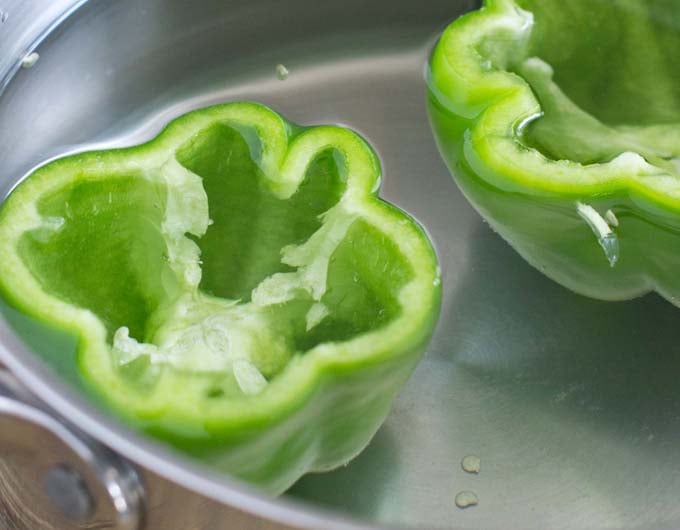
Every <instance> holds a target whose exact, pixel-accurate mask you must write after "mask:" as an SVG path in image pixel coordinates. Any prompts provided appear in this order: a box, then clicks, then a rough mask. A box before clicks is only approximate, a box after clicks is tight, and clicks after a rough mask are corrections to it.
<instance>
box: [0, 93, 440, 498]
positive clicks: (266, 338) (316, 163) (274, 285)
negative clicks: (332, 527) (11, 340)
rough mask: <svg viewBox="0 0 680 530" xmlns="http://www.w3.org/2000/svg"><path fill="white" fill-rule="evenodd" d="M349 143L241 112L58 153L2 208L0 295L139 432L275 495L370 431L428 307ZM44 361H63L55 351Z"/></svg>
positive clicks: (426, 262)
mask: <svg viewBox="0 0 680 530" xmlns="http://www.w3.org/2000/svg"><path fill="white" fill-rule="evenodd" d="M378 186H379V163H378V160H377V157H376V156H375V154H374V152H373V151H372V150H371V148H370V147H369V146H368V145H367V144H366V142H364V141H363V140H362V139H361V138H360V137H359V136H358V135H357V134H355V133H353V132H351V131H349V130H347V129H344V128H340V127H333V126H320V127H313V128H302V127H297V126H295V125H292V124H290V123H288V122H287V121H285V120H284V119H283V118H281V117H280V116H279V115H278V114H276V113H274V112H273V111H271V110H269V109H267V108H265V107H263V106H260V105H257V104H251V103H231V104H225V105H221V106H215V107H211V108H206V109H203V110H198V111H194V112H191V113H189V114H186V115H184V116H182V117H180V118H179V119H177V120H175V121H173V122H172V123H171V124H170V125H168V126H167V128H166V129H165V130H164V131H163V132H162V133H161V134H160V135H159V136H157V137H156V138H155V139H153V140H151V141H150V142H148V143H146V144H143V145H139V146H136V147H131V148H126V149H118V150H109V151H101V152H86V153H82V154H77V155H73V156H68V157H65V158H62V159H59V160H56V161H53V162H51V163H49V164H47V165H45V166H43V167H41V168H39V169H38V170H36V171H35V172H33V173H32V174H31V175H30V176H28V178H27V179H26V180H25V181H24V182H22V183H21V184H20V185H19V186H18V187H17V189H16V190H15V191H14V192H13V193H11V194H10V196H9V198H8V199H7V201H6V203H5V204H4V205H3V207H2V210H0V254H1V255H2V260H0V287H1V290H2V293H3V295H4V297H5V298H6V300H7V301H8V302H9V303H10V304H11V305H12V306H14V307H15V308H18V309H19V310H21V311H22V312H23V313H25V314H27V315H30V316H31V318H32V319H34V320H35V321H38V322H40V323H41V326H48V327H52V328H55V329H59V330H64V331H67V332H68V333H69V334H71V335H72V336H74V337H76V338H77V362H78V368H79V372H80V374H81V377H82V379H83V380H84V381H85V383H86V385H87V387H88V388H89V389H91V390H92V391H93V392H94V393H95V394H96V395H98V396H100V397H101V398H102V399H103V401H104V402H105V403H106V404H108V406H109V407H111V408H113V410H115V411H116V412H117V413H118V414H119V415H120V416H122V417H123V418H125V419H126V420H128V421H129V422H132V423H133V424H134V425H136V426H138V427H139V428H141V429H143V430H144V431H146V432H148V433H151V434H153V435H155V436H157V437H159V438H161V439H164V440H166V441H168V442H170V443H171V444H173V445H175V446H177V447H179V448H181V449H184V450H185V451H188V452H190V453H192V454H194V455H197V456H199V457H200V458H202V459H203V460H205V461H208V462H210V463H212V464H214V465H215V466H217V467H218V468H220V469H223V470H226V471H228V472H230V473H232V474H234V475H236V476H239V477H242V478H244V479H247V480H249V481H252V482H254V483H256V484H259V485H261V486H262V487H264V488H266V489H267V490H269V491H271V492H274V493H278V492H281V491H283V490H284V489H286V488H287V487H288V486H290V485H291V484H292V483H293V482H294V481H295V480H296V479H297V478H299V477H300V476H301V475H302V474H303V473H305V472H307V471H311V470H315V471H320V470H326V469H330V468H334V467H336V466H338V465H341V464H344V463H346V462H347V461H349V460H350V459H351V458H352V457H354V456H355V455H356V454H357V453H358V452H359V451H361V449H363V447H364V446H365V445H366V444H367V443H368V442H369V440H370V438H371V437H372V435H373V434H374V433H375V431H376V430H377V428H378V427H379V426H380V424H381V422H382V421H383V420H384V418H385V416H386V415H387V412H388V409H389V407H390V403H391V401H392V399H393V397H394V396H395V394H396V392H397V391H398V389H399V388H400V386H401V385H402V384H403V383H404V382H405V381H406V379H407V378H408V376H409V374H410V373H411V371H412V370H413V368H414V366H415V364H416V363H417V362H418V360H419V358H420V356H421V354H422V351H423V348H424V345H425V343H426V341H427V340H428V338H429V336H430V334H431V332H432V329H433V327H434V323H435V320H436V316H437V313H438V308H439V297H440V285H439V284H440V280H439V272H438V267H437V262H436V256H435V253H434V251H433V248H432V246H431V244H430V242H429V240H428V238H427V236H426V235H425V233H424V232H423V230H422V229H421V228H420V227H419V226H418V225H417V224H416V223H415V222H414V221H413V220H412V219H411V218H410V217H408V216H407V215H406V214H405V213H403V212H402V211H400V210H398V209H396V208H395V207H393V206H390V205H389V204H387V203H385V202H383V201H381V200H380V199H378V197H377V190H378ZM49 354H50V355H52V356H56V355H67V353H65V352H59V351H51V352H49Z"/></svg>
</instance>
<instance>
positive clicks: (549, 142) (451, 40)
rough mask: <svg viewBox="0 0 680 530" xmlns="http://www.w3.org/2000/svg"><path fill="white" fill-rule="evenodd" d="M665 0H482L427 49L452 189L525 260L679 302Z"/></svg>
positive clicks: (670, 36)
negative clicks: (458, 190)
mask: <svg viewBox="0 0 680 530" xmlns="http://www.w3.org/2000/svg"><path fill="white" fill-rule="evenodd" d="M679 20H680V3H678V2H676V1H674V0H621V1H616V2H613V1H609V0H569V1H568V2H565V1H562V0H487V1H486V2H485V3H484V6H483V7H482V8H481V9H480V10H478V11H475V12H472V13H470V14H468V15H466V16H464V17H462V18H460V19H458V20H456V21H454V22H453V23H452V24H451V25H450V26H449V27H448V28H447V30H446V31H445V32H444V34H443V36H442V37H441V39H440V41H439V43H438V44H437V46H436V48H435V50H434V52H433V54H432V56H431V60H430V65H429V72H428V74H429V75H428V82H429V111H430V117H431V123H432V126H433V129H434V133H435V137H436V139H437V141H438V144H439V148H440V151H441V153H442V155H443V157H444V158H445V160H446V162H447V164H448V166H449V168H450V170H451V172H452V173H453V175H454V177H455V179H456V181H457V183H458V184H459V186H460V188H461V189H462V191H463V192H464V194H465V195H466V196H467V198H468V199H469V200H470V202H471V203H472V204H473V205H474V206H475V208H476V209H477V210H478V211H479V212H480V213H481V214H482V216H484V217H485V218H486V219H487V220H488V221H489V223H490V224H491V226H492V227H493V228H494V229H495V230H496V231H498V233H499V234H500V235H501V236H502V237H503V238H505V239H506V240H507V241H508V242H510V244H512V245H513V246H514V248H515V249H516V250H517V251H518V252H519V253H520V254H521V255H522V256H523V257H524V258H526V259H527V261H529V263H531V264H532V265H534V266H535V267H536V268H538V269H539V270H541V271H543V272H544V273H545V274H547V275H548V276H549V277H551V278H553V279H554V280H556V281H558V282H560V283H561V284H563V285H565V286H567V287H569V288H571V289H573V290H574V291H577V292H579V293H582V294H585V295H589V296H592V297H596V298H601V299H606V300H621V299H628V298H631V297H635V296H638V295H641V294H643V293H645V292H647V291H649V290H656V291H658V292H659V293H661V294H662V295H663V296H665V297H666V298H668V299H669V300H671V301H672V302H674V303H675V304H680V281H678V279H677V265H676V264H677V263H678V261H679V259H680V258H679V257H680V26H678V21H679Z"/></svg>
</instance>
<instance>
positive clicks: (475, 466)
mask: <svg viewBox="0 0 680 530" xmlns="http://www.w3.org/2000/svg"><path fill="white" fill-rule="evenodd" d="M460 467H462V468H463V471H465V472H466V473H473V474H475V475H477V474H478V473H479V472H480V470H481V468H482V460H481V458H479V457H478V456H476V455H467V456H466V457H465V458H463V460H462V461H461V463H460Z"/></svg>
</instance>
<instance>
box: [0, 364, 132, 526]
mask: <svg viewBox="0 0 680 530" xmlns="http://www.w3.org/2000/svg"><path fill="white" fill-rule="evenodd" d="M0 375H1V377H0V455H1V458H0V527H1V528H3V529H5V528H8V529H9V530H35V529H36V528H40V529H41V530H43V529H44V530H60V529H62V528H71V527H77V528H86V527H91V525H92V524H97V525H99V526H100V527H104V528H110V529H111V530H139V529H140V528H141V527H142V522H143V515H144V507H143V502H142V486H141V484H140V482H139V478H138V476H137V473H136V472H135V470H134V469H133V468H132V467H131V466H129V465H128V463H127V462H125V461H124V460H122V459H121V458H120V457H118V455H116V454H115V453H113V452H111V451H110V450H108V449H106V448H105V447H104V446H102V445H101V444H99V443H97V442H95V441H94V440H92V439H90V438H89V437H88V436H86V435H84V434H82V433H79V432H78V431H77V429H75V428H74V427H73V426H69V425H67V424H66V423H65V422H64V421H63V420H60V419H58V418H57V417H56V414H55V413H54V411H51V410H49V409H47V408H45V407H44V406H43V405H41V404H40V403H39V402H37V401H36V400H35V399H33V398H32V397H31V396H30V394H28V393H27V392H25V390H23V389H21V387H20V385H19V384H18V383H17V382H16V381H13V380H12V379H13V377H12V376H11V375H9V374H8V373H7V372H5V371H4V370H2V369H0Z"/></svg>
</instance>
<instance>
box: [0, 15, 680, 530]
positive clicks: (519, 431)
mask: <svg viewBox="0 0 680 530" xmlns="http://www.w3.org/2000/svg"><path fill="white" fill-rule="evenodd" d="M166 3H167V2H166ZM133 4H134V3H133V2H120V3H117V4H116V6H110V7H109V6H105V5H104V2H94V3H93V5H92V6H89V7H88V9H87V10H84V11H83V13H82V14H81V15H79V16H77V17H76V18H75V19H74V20H73V21H72V22H71V23H70V24H69V25H67V26H66V27H65V28H64V29H63V30H62V31H61V32H59V33H57V34H55V35H54V36H53V37H52V38H51V39H50V40H48V41H47V42H46V43H45V45H44V46H43V47H41V49H40V54H41V60H40V61H39V62H38V63H37V64H36V65H35V67H34V68H33V69H31V70H26V71H22V72H20V74H19V75H18V77H17V78H16V80H15V81H14V82H13V83H12V84H11V85H10V86H9V88H8V90H7V92H6V93H5V94H4V95H3V97H2V100H1V101H0V103H1V104H0V123H2V124H3V127H2V129H1V130H0V156H1V157H2V159H3V162H4V169H3V174H2V179H3V180H2V181H1V182H0V190H1V191H2V192H5V191H7V190H8V189H9V188H10V187H11V186H12V185H13V183H14V182H15V180H16V178H17V177H18V176H19V175H21V174H23V173H24V172H25V171H27V170H28V169H29V168H30V166H31V165H32V164H34V163H36V162H37V161H40V160H42V159H44V158H46V157H49V156H52V155H55V154H57V153H60V152H64V151H66V150H70V149H71V148H72V146H73V145H79V146H81V147H82V145H83V142H87V141H90V140H94V143H91V144H89V145H88V147H91V146H93V145H95V144H96V145H97V146H100V145H102V144H106V145H111V144H112V143H113V144H130V143H135V142H137V141H139V140H140V139H142V138H147V137H150V136H151V135H152V134H153V133H155V132H156V131H157V130H158V129H159V128H160V127H161V125H162V124H163V123H164V122H166V121H167V120H168V119H169V118H171V117H173V116H175V115H177V114H180V113H182V112H184V111H186V110H188V109H190V108H194V107H198V106H201V105H204V104H209V103H213V102H218V101H225V100H232V99H244V98H245V99H252V100H257V101H262V102H264V103H266V104H269V105H271V106H273V107H274V108H276V109H278V110H280V111H281V112H282V113H284V114H285V115H287V116H289V117H290V118H291V119H293V120H294V121H297V122H299V123H321V122H341V123H344V124H347V125H349V126H351V127H353V128H355V129H357V130H359V131H360V132H362V133H363V134H364V135H366V137H367V138H368V139H369V140H370V141H371V142H372V143H373V145H375V146H376V148H377V149H378V150H379V152H380V155H381V158H382V162H383V169H384V184H383V196H385V197H386V198H387V199H389V200H391V201H393V202H395V203H396V204H398V205H400V206H401V207H403V208H404V209H406V210H408V211H410V212H411V213H412V214H413V215H415V216H416V217H417V218H418V219H419V220H420V221H421V222H422V223H423V224H424V225H425V226H426V227H427V228H428V230H429V231H430V233H431V235H432V236H433V238H434V240H435V241H436V243H437V245H438V251H439V255H440V260H441V264H442V269H443V274H444V288H445V296H444V306H443V313H442V319H441V322H440V324H439V328H438V332H437V334H436V336H435V338H434V340H433V342H432V344H431V347H430V348H429V351H428V354H427V356H426V358H425V360H424V362H423V363H422V364H421V365H420V367H419V368H418V370H417V371H416V373H415V375H414V376H413V378H412V379H411V381H410V382H409V384H408V386H407V388H406V389H405V391H404V392H403V393H402V394H401V396H400V398H399V399H398V401H397V404H396V406H395V408H394V411H393V413H392V415H391V417H390V418H389V420H388V422H387V423H386V425H385V426H384V428H383V429H382V430H381V431H380V432H379V433H378V435H377V437H376V438H375V440H374V442H373V444H372V445H371V446H370V447H369V448H368V449H367V450H366V451H365V452H364V453H363V454H362V455H361V456H360V457H359V458H358V459H356V460H355V461H354V462H353V463H352V464H350V465H349V466H347V467H346V468H343V469H340V470H337V471H335V472H331V473H328V474H324V475H314V476H309V477H306V478H304V479H302V481H300V483H299V484H298V485H297V486H295V487H294V488H293V490H292V491H291V492H290V495H291V496H295V497H297V498H302V499H306V500H309V501H312V502H314V503H316V504H320V505H324V506H329V507H332V508H336V509H338V510H340V511H343V512H347V513H350V514H351V515H354V516H356V517H358V518H361V519H363V520H368V521H379V522H383V523H398V524H400V525H406V526H412V527H418V528H423V527H427V528H430V527H441V528H451V527H466V528H499V529H500V528H507V527H513V528H584V527H588V528H605V527H608V528H614V527H616V528H621V527H638V528H666V527H671V526H673V525H674V524H677V523H678V521H680V507H678V505H677V502H676V501H675V495H674V493H675V491H677V489H678V487H680V449H679V448H678V445H677V444H676V443H675V440H676V439H677V438H678V436H679V435H680V389H679V388H678V386H677V384H676V381H677V377H676V374H677V373H678V372H679V371H680V355H679V354H678V352H677V349H676V344H677V342H678V338H680V332H678V331H677V330H678V327H677V325H675V323H676V322H677V320H676V319H677V318H678V314H677V310H676V309H674V308H672V307H671V306H670V305H669V304H666V303H665V302H662V301H661V300H660V299H659V298H658V297H655V296H648V297H646V298H644V299H641V300H638V301H634V302H629V303H618V304H607V303H601V302H595V301H592V300H588V299H585V298H582V297H579V296H576V295H574V294H571V293H569V292H568V291H566V290H564V289H562V288H560V287H558V286H557V285H554V284H553V283H551V282H550V281H548V280H546V279H545V278H543V277H542V276H541V275H540V274H539V273H537V272H535V271H533V270H532V269H531V268H530V267H529V266H528V265H526V264H525V263H524V262H523V261H522V260H521V258H519V257H517V256H516V255H515V254H514V252H513V251H512V250H511V249H510V248H509V247H507V246H506V244H505V243H504V242H502V241H501V240H500V239H499V238H498V237H497V236H496V235H495V234H493V233H492V232H491V231H490V230H489V229H488V228H487V227H486V226H485V225H484V224H483V223H482V222H481V220H480V219H479V217H478V216H477V215H476V213H475V212H474V211H472V209H471V208H470V207H469V206H468V204H467V202H466V201H465V200H464V198H463V197H462V196H461V195H460V194H459V192H458V191H457V190H456V188H455V186H454V185H453V183H452V181H451V179H450V177H449V175H448V173H447V171H446V169H445V168H444V166H443V164H442V163H441V162H440V160H439V156H438V154H437V152H436V148H435V146H434V143H433V141H432V138H431V135H430V132H429V127H428V124H427V118H426V115H425V105H424V82H423V78H422V72H423V66H424V62H425V60H426V57H427V49H428V46H429V44H430V43H431V38H432V37H433V36H434V35H435V34H436V32H437V30H439V29H441V28H442V27H443V26H444V25H445V24H446V22H447V21H448V20H449V19H450V18H451V17H452V16H453V15H455V13H454V12H453V11H457V10H460V9H461V8H462V6H461V5H458V6H454V7H452V6H451V2H433V3H432V4H431V5H430V4H428V5H427V6H426V5H420V6H418V7H419V9H418V10H413V11H409V9H410V8H407V7H403V8H402V7H397V8H389V9H388V8H386V6H385V5H383V6H382V8H380V9H382V10H383V12H386V11H389V12H390V13H392V14H390V16H391V17H397V15H398V16H400V17H401V18H402V19H403V20H404V22H403V24H402V25H400V26H399V25H396V24H395V22H394V20H392V19H389V20H387V21H386V22H384V24H383V25H382V26H380V27H379V29H377V30H375V29H372V28H371V27H370V24H371V23H373V24H378V22H377V21H378V20H380V18H379V16H378V15H379V9H378V8H371V9H376V10H377V11H376V12H374V11H370V13H369V12H367V13H366V16H365V17H363V18H362V17H357V16H356V15H353V19H352V20H354V22H353V21H351V20H350V17H349V15H347V16H346V17H345V18H342V16H341V15H338V14H337V13H336V12H335V11H333V10H332V8H331V7H323V8H322V9H323V10H329V13H330V14H327V15H328V16H327V18H326V20H334V24H335V26H334V31H328V32H322V31H315V32H309V33H307V34H305V32H306V31H307V30H306V28H309V27H312V26H314V27H316V26H315V25H314V20H313V19H312V18H310V17H309V16H307V18H304V19H303V20H298V21H297V22H298V23H297V24H295V23H294V22H295V20H294V19H291V18H290V17H291V16H292V15H286V14H285V13H283V14H282V15H281V17H277V16H272V14H271V13H270V15H269V17H267V20H271V19H272V18H274V19H277V24H281V25H283V28H278V30H277V31H271V32H270V31H267V29H268V28H269V26H267V25H266V24H265V23H264V22H263V21H262V20H263V19H262V18H258V17H260V15H262V14H263V13H266V12H267V10H269V11H272V10H276V9H277V7H276V4H275V3H269V2H263V3H262V4H261V5H259V4H258V5H259V7H253V6H251V7H249V6H247V5H245V4H244V5H241V6H240V10H241V11H237V12H238V13H240V14H241V18H239V17H236V22H234V26H233V27H231V31H232V33H233V32H237V31H238V30H239V26H238V24H237V22H238V21H240V24H241V25H242V26H243V25H244V24H245V22H243V21H244V20H250V21H251V22H252V25H251V26H249V31H248V34H247V35H246V34H241V35H240V37H238V35H237V37H238V39H237V40H239V42H241V44H242V47H241V48H239V50H238V53H237V52H236V51H232V52H230V53H228V51H229V49H230V48H229V47H228V44H230V43H231V41H227V40H225V39H226V37H224V34H225V32H224V31H218V30H219V29H220V23H222V24H223V23H224V22H223V21H222V22H220V23H218V22H216V21H215V20H216V19H215V18H214V17H213V18H212V20H213V23H212V24H210V23H208V22H209V19H210V17H209V13H203V14H202V15H201V17H202V19H205V20H203V23H204V25H203V26H201V25H200V24H198V18H196V20H193V19H192V18H191V17H192V16H194V17H198V15H197V14H196V13H195V12H194V13H193V14H192V13H180V12H178V11H173V10H172V9H168V10H167V13H166V12H165V11H162V9H161V7H162V6H161V4H162V3H161V2H149V3H148V4H146V5H145V6H144V7H143V8H142V7H141V6H139V5H134V6H133ZM180 4H181V2H174V3H173V5H174V7H175V8H177V9H179V6H180ZM213 4H214V6H213ZM218 4H219V2H214V3H210V2H207V3H206V6H208V7H204V9H205V10H206V11H208V10H209V7H210V6H213V7H215V9H217V7H216V6H217V5H218ZM357 6H359V3H357ZM154 8H155V9H156V10H155V11H154ZM144 9H146V10H147V11H145V12H142V11H143V10H144ZM278 9H280V8H278ZM357 9H362V8H361V7H357ZM363 9H369V8H363ZM400 10H401V11H400ZM330 11H332V12H330ZM349 11H352V10H351V9H349V10H348V12H349ZM417 12H421V14H422V17H421V18H418V19H416V18H415V17H414V16H413V14H414V13H417ZM448 12H451V13H450V15H448V14H447V13H448ZM394 13H397V14H394ZM276 14H278V13H276ZM231 15H232V16H234V12H232V13H231ZM334 16H335V17H336V18H335V19H333V17H334ZM159 17H160V18H162V19H163V21H164V24H165V26H163V25H161V24H160V23H159V22H158V20H159ZM286 17H288V18H286ZM170 19H171V20H170ZM104 20H106V24H105V23H104ZM220 20H221V19H220ZM206 21H208V22H206ZM356 21H360V22H356ZM409 23H411V25H409ZM144 24H151V26H148V27H147V28H146V29H147V31H146V32H141V28H142V27H143V26H144ZM173 24H174V25H173ZM192 24H193V25H192ZM268 24H270V25H271V24H273V22H268ZM286 24H288V26H286ZM291 24H292V25H291ZM353 24H355V25H356V27H354V26H353ZM130 26H132V28H130ZM123 27H125V28H127V32H128V33H126V37H128V38H126V39H123V38H121V37H120V33H119V32H120V31H121V28H123ZM175 27H182V28H184V27H186V31H184V30H183V31H184V32H183V33H177V34H176V35H175V36H174V37H173V38H171V39H170V38H169V39H168V40H166V41H161V42H157V41H155V40H153V39H159V38H160V37H159V35H161V34H166V33H168V31H170V30H171V29H173V28H175ZM277 27H278V26H277ZM135 28H136V29H135ZM317 29H318V28H317ZM350 30H351V31H352V33H347V32H348V31H350ZM241 31H243V30H241ZM136 32H137V33H139V35H136ZM217 33H219V34H220V35H222V37H220V38H221V39H222V40H220V41H219V42H220V43H221V46H222V48H220V49H217V50H216V49H215V47H214V46H213V47H212V48H211V47H210V46H209V44H210V43H209V42H208V41H209V40H210V39H216V38H217V37H216V34H217ZM226 33H228V32H226ZM286 34H288V35H289V36H290V41H289V42H290V44H286V45H282V42H283V40H282V39H285V37H286ZM95 36H96V38H95ZM293 37H295V38H293ZM234 38H236V37H234ZM88 39H89V40H88ZM287 42H288V41H287ZM102 43H108V44H106V49H105V47H104V44H102ZM244 43H245V44H244ZM107 50H109V51H107ZM206 50H209V52H206ZM210 50H212V51H210ZM201 52H203V55H201ZM220 54H221V55H220ZM173 64H174V65H175V66H174V67H171V66H169V65H173ZM279 64H280V65H282V66H284V67H285V69H286V70H287V78H286V79H285V80H281V79H280V78H281V77H286V76H285V75H281V72H282V70H281V69H279V68H277V65H279ZM198 72H203V73H201V74H200V75H199V74H198ZM277 74H278V76H277ZM140 124H141V126H140ZM467 455H476V456H478V457H480V458H481V459H482V461H483V467H482V469H481V471H480V473H479V474H478V475H477V474H469V473H466V472H465V471H463V470H462V469H461V464H460V463H461V460H462V459H463V458H464V457H465V456H467ZM462 491H470V492H474V494H475V495H476V497H477V499H478V505H476V506H471V507H469V508H467V509H466V510H461V509H459V508H458V507H457V506H456V503H455V499H456V496H457V494H458V493H460V492H462Z"/></svg>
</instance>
